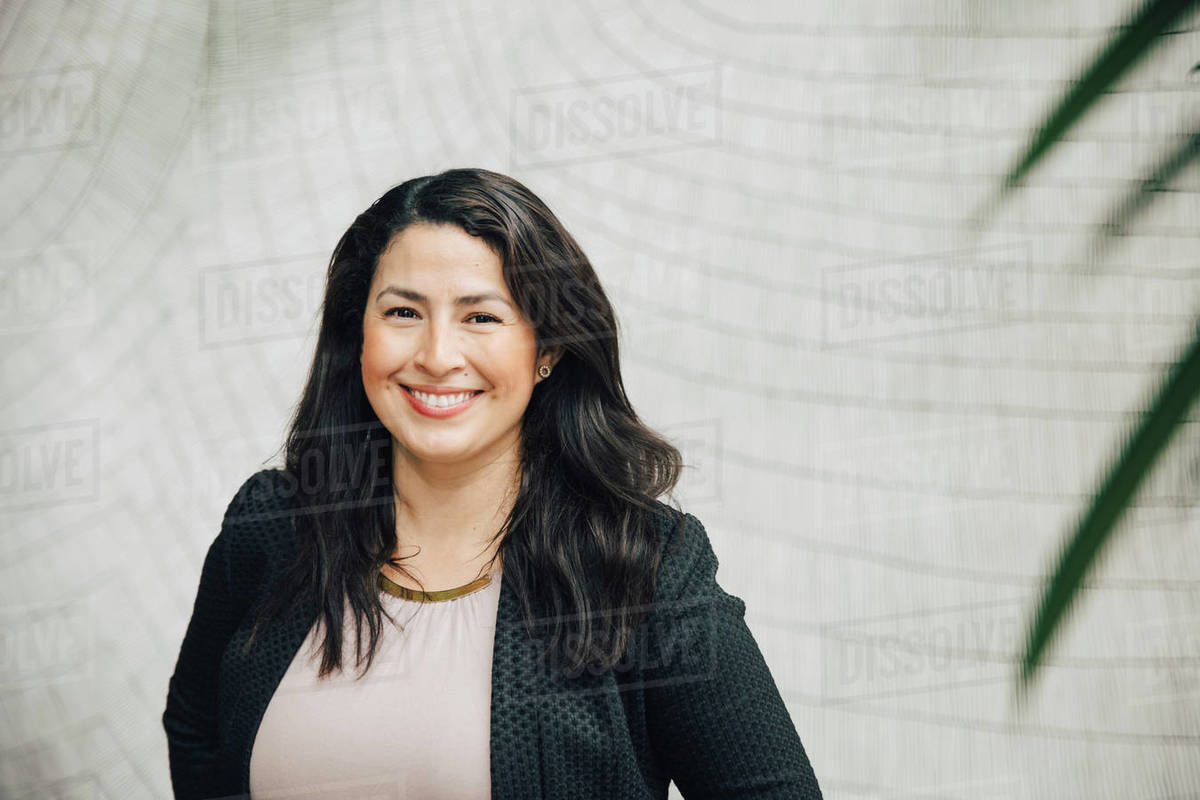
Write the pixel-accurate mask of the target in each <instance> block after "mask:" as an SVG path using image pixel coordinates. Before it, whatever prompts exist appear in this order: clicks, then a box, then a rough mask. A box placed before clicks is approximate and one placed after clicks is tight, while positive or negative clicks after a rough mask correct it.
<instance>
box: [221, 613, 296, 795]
mask: <svg viewBox="0 0 1200 800" xmlns="http://www.w3.org/2000/svg"><path fill="white" fill-rule="evenodd" d="M316 621H317V612H316V609H315V608H313V607H312V606H305V607H304V608H301V609H299V610H298V611H294V612H293V613H292V614H291V615H290V616H288V617H285V618H284V619H282V620H276V621H275V623H274V624H272V625H267V626H265V627H264V628H263V630H262V631H260V634H259V639H258V641H256V642H255V644H254V649H253V650H251V651H250V655H249V656H243V655H241V652H240V651H241V647H242V645H243V643H244V642H245V640H246V639H247V638H248V637H249V630H248V627H247V626H243V627H242V628H241V629H239V630H238V632H237V634H235V636H234V638H233V640H232V642H231V644H232V645H233V646H234V647H232V648H231V650H234V651H235V652H236V655H234V656H232V658H234V659H235V660H237V661H239V662H240V663H239V664H238V665H237V666H239V667H240V669H235V670H231V671H232V672H233V674H237V675H242V676H245V678H244V680H243V681H242V684H243V685H242V686H240V687H238V688H237V691H236V692H235V693H234V695H233V696H234V697H235V698H236V700H235V702H234V706H233V709H232V711H231V712H230V713H231V716H232V720H231V728H232V730H234V731H239V732H241V731H244V732H245V734H244V735H245V737H246V738H245V739H243V740H242V741H239V742H233V743H231V751H232V752H233V753H236V754H237V755H238V757H239V764H238V767H239V780H240V782H241V791H242V792H244V793H245V794H246V796H247V797H248V796H249V792H250V755H251V753H252V752H253V749H254V738H255V736H257V735H258V726H259V724H260V723H261V722H262V718H263V715H264V714H265V713H266V711H267V705H268V704H270V702H271V697H272V696H274V694H275V690H276V689H277V688H279V683H280V681H282V680H283V676H284V674H285V673H287V669H288V667H289V666H290V665H291V663H292V659H293V658H294V657H295V655H296V652H297V651H298V650H299V649H300V646H301V645H302V644H304V640H305V639H306V638H307V637H308V634H309V632H310V631H311V630H312V626H313V624H314V623H315V622H316Z"/></svg>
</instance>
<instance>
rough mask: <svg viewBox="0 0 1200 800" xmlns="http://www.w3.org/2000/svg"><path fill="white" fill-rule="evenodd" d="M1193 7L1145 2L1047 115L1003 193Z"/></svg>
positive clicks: (1184, 1) (1167, 0)
mask: <svg viewBox="0 0 1200 800" xmlns="http://www.w3.org/2000/svg"><path fill="white" fill-rule="evenodd" d="M1195 6H1196V0H1149V2H1147V3H1145V4H1143V5H1142V7H1141V8H1140V9H1139V10H1138V11H1137V12H1136V13H1135V14H1134V15H1133V18H1132V19H1131V20H1130V21H1129V23H1128V24H1127V25H1125V26H1124V27H1122V28H1121V32H1120V33H1118V34H1117V35H1116V36H1115V37H1114V38H1113V39H1112V41H1110V42H1109V43H1108V46H1107V47H1105V48H1104V50H1103V51H1102V52H1101V53H1100V55H1099V56H1098V57H1097V58H1096V60H1095V61H1094V62H1093V63H1092V65H1091V67H1089V68H1088V69H1087V71H1086V72H1084V73H1083V75H1082V76H1080V78H1079V79H1078V80H1077V81H1075V83H1073V84H1072V85H1071V89H1070V90H1069V91H1068V92H1067V94H1066V96H1065V97H1063V99H1062V100H1061V101H1060V102H1059V103H1058V105H1056V106H1055V107H1054V110H1053V111H1051V112H1050V114H1049V115H1048V116H1047V118H1046V121H1045V122H1043V123H1042V125H1041V126H1040V127H1039V128H1038V132H1037V134H1036V135H1035V136H1034V137H1033V140H1032V141H1031V142H1030V143H1029V147H1028V148H1026V150H1025V152H1024V153H1023V154H1022V155H1021V157H1020V158H1018V159H1017V161H1016V163H1015V164H1014V165H1013V167H1012V169H1010V170H1009V172H1008V174H1007V175H1006V176H1005V178H1004V185H1003V190H1004V191H1007V190H1009V189H1012V188H1014V187H1015V186H1017V185H1018V184H1019V183H1020V182H1021V180H1022V179H1023V178H1024V177H1025V175H1026V174H1027V173H1028V172H1029V170H1030V169H1032V168H1033V166H1034V165H1035V164H1036V163H1037V162H1038V161H1039V160H1041V158H1042V156H1044V155H1045V154H1046V153H1047V152H1048V151H1049V150H1050V148H1051V147H1053V146H1054V145H1055V144H1057V143H1058V141H1059V140H1061V139H1062V137H1063V135H1064V134H1065V133H1066V132H1067V130H1068V129H1069V128H1070V127H1071V126H1072V125H1074V124H1075V123H1076V122H1077V121H1078V120H1079V118H1080V117H1082V116H1083V114H1084V112H1085V111H1087V110H1088V109H1089V108H1091V107H1092V105H1094V104H1095V102H1096V101H1097V100H1098V99H1099V98H1100V97H1101V96H1102V95H1103V94H1104V93H1105V92H1107V91H1108V89H1109V88H1110V87H1111V86H1112V85H1113V84H1114V83H1116V82H1117V81H1118V80H1119V79H1120V78H1121V76H1122V75H1124V74H1125V73H1126V72H1127V71H1128V70H1129V68H1130V67H1132V66H1133V65H1134V64H1136V63H1137V62H1138V60H1139V59H1141V57H1142V56H1144V55H1145V54H1146V53H1147V52H1148V51H1149V50H1150V49H1151V47H1152V46H1153V44H1154V41H1155V38H1156V37H1157V36H1158V35H1159V34H1161V33H1162V32H1163V31H1164V30H1166V29H1167V28H1168V27H1169V26H1170V25H1172V24H1174V23H1175V22H1177V21H1178V20H1179V19H1180V18H1181V17H1183V16H1184V15H1185V14H1186V13H1187V12H1188V10H1189V9H1191V8H1193V7H1195Z"/></svg>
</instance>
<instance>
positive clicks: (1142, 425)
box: [1019, 321, 1200, 692]
mask: <svg viewBox="0 0 1200 800" xmlns="http://www.w3.org/2000/svg"><path fill="white" fill-rule="evenodd" d="M1197 396H1200V321H1198V322H1197V325H1196V334H1195V338H1194V339H1193V340H1192V343H1191V345H1190V346H1189V347H1188V349H1187V352H1186V353H1185V354H1184V356H1183V358H1181V359H1180V360H1179V361H1178V362H1177V363H1175V364H1173V365H1172V366H1171V368H1170V370H1169V371H1168V374H1167V377H1166V379H1165V380H1164V381H1163V384H1162V388H1161V390H1160V391H1159V393H1158V396H1157V397H1155V398H1154V400H1153V402H1152V404H1151V406H1150V408H1149V409H1148V410H1147V411H1146V413H1145V414H1143V415H1142V418H1141V420H1140V422H1139V424H1138V426H1137V429H1136V430H1135V431H1134V432H1133V435H1132V436H1130V438H1129V439H1128V441H1127V443H1126V444H1125V446H1124V448H1123V449H1122V452H1121V454H1120V455H1119V456H1118V457H1117V459H1116V461H1115V463H1114V465H1113V466H1112V468H1111V470H1110V471H1109V474H1108V477H1107V478H1106V479H1105V481H1104V484H1103V485H1102V486H1101V487H1100V490H1099V491H1098V492H1097V493H1096V496H1095V498H1094V499H1093V500H1092V504H1091V507H1090V508H1089V509H1088V510H1087V513H1086V514H1085V515H1084V517H1083V520H1082V521H1081V522H1080V523H1079V525H1078V527H1077V528H1076V529H1075V532H1074V534H1073V535H1072V536H1071V538H1070V540H1069V541H1068V542H1067V545H1066V547H1065V548H1064V549H1063V553H1062V556H1061V558H1060V559H1059V562H1058V567H1057V569H1056V570H1055V572H1054V576H1053V577H1052V578H1051V579H1050V582H1049V583H1048V584H1047V585H1046V589H1045V591H1044V593H1043V595H1042V599H1041V603H1040V605H1039V606H1038V610H1037V613H1036V616H1035V617H1034V622H1033V625H1032V626H1031V628H1030V631H1029V638H1028V640H1027V643H1026V645H1025V654H1024V656H1023V657H1022V659H1021V672H1020V686H1019V689H1020V690H1021V691H1022V692H1024V691H1025V690H1026V689H1027V688H1028V685H1029V684H1030V682H1031V680H1032V678H1033V674H1034V671H1035V670H1036V669H1037V666H1038V664H1039V663H1040V661H1041V658H1042V655H1043V654H1044V652H1045V650H1046V646H1047V645H1048V644H1049V643H1050V640H1051V637H1052V636H1053V634H1054V631H1055V628H1056V627H1057V626H1058V623H1059V621H1060V620H1061V619H1062V617H1063V615H1064V614H1065V613H1066V612H1067V610H1068V609H1069V608H1070V606H1071V602H1072V600H1074V598H1075V596H1076V594H1077V593H1078V590H1079V586H1080V584H1081V583H1082V582H1083V578H1084V576H1085V575H1086V574H1087V571H1088V568H1089V567H1091V565H1092V563H1093V562H1094V561H1095V560H1096V557H1097V555H1098V554H1099V553H1100V551H1101V549H1102V548H1103V547H1104V545H1105V544H1106V543H1107V542H1108V540H1109V538H1110V536H1111V534H1112V532H1113V529H1114V526H1115V525H1116V523H1117V522H1118V520H1119V519H1120V517H1121V515H1122V514H1123V513H1124V511H1125V508H1126V506H1127V505H1128V504H1129V500H1130V498H1131V497H1132V496H1133V494H1134V492H1136V491H1137V488H1138V486H1140V485H1141V483H1142V480H1143V479H1144V478H1145V477H1146V475H1147V474H1148V473H1149V472H1150V469H1151V467H1152V466H1153V464H1154V462H1155V460H1156V459H1157V458H1158V456H1159V454H1160V453H1161V452H1162V450H1163V448H1164V447H1165V446H1166V444H1167V442H1168V441H1169V440H1170V438H1171V436H1172V434H1174V433H1175V430H1176V429H1177V428H1178V426H1179V422H1180V420H1182V419H1183V417H1184V416H1185V415H1186V414H1187V411H1188V409H1189V408H1190V407H1191V406H1192V404H1193V403H1194V402H1195V400H1196V398H1197Z"/></svg>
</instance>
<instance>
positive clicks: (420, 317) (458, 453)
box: [362, 223, 548, 463]
mask: <svg viewBox="0 0 1200 800" xmlns="http://www.w3.org/2000/svg"><path fill="white" fill-rule="evenodd" d="M535 356H536V340H535V336H534V331H533V328H532V326H531V325H530V324H529V323H528V322H527V321H526V320H525V319H524V318H523V317H522V316H521V314H520V313H519V311H518V310H517V307H516V303H515V302H514V301H513V299H512V297H511V296H510V295H509V292H508V288H507V287H506V286H505V284H504V278H503V274H502V272H501V260H500V257H499V256H498V255H497V254H496V253H494V252H493V251H492V250H491V248H490V247H488V245H487V243H486V242H484V241H483V240H482V239H480V238H477V237H474V236H471V235H469V234H468V233H467V232H466V231H464V230H462V229H461V228H459V227H458V226H456V225H434V224H429V223H416V224H413V225H410V226H409V227H408V228H406V229H404V230H403V231H402V232H401V233H400V234H398V235H397V236H395V237H393V239H392V241H391V242H390V244H389V245H388V247H387V249H386V250H385V251H384V252H383V254H382V255H381V256H380V257H379V262H378V266H377V268H376V270H375V277H374V279H373V280H372V283H371V289H370V292H369V294H368V296H367V307H366V312H365V313H364V315H363V348H362V378H363V386H364V388H365V389H366V393H367V398H368V399H369V401H370V403H371V406H372V408H374V409H375V414H376V415H377V416H378V417H379V420H380V421H381V422H382V423H383V424H384V426H385V427H387V429H388V430H389V431H390V432H391V434H392V437H393V439H394V440H395V442H396V444H397V445H398V449H399V451H400V453H401V454H406V455H407V456H408V457H409V458H411V459H413V460H415V461H423V462H439V463H452V462H469V461H479V462H481V463H483V462H487V461H491V460H493V459H496V458H500V457H502V456H504V454H505V453H507V452H509V451H510V450H512V449H514V448H515V447H516V446H517V445H518V444H519V442H520V430H521V419H522V417H523V415H524V413H525V408H526V406H528V404H529V398H530V395H531V394H532V392H533V386H534V383H535V382H536V381H537V379H538V376H537V368H538V366H539V365H540V364H539V363H538V362H536V361H535ZM543 363H548V362H543ZM412 387H415V388H416V389H417V390H422V389H424V390H425V391H426V392H427V394H426V396H425V397H424V398H423V399H422V397H421V396H419V395H416V394H414V392H413V391H412ZM464 394H465V395H469V396H468V397H467V398H466V399H465V401H464V400H463V395H464ZM431 401H432V402H434V403H437V404H438V405H437V406H436V407H430V405H429V402H431ZM460 401H461V402H460Z"/></svg>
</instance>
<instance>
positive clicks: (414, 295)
mask: <svg viewBox="0 0 1200 800" xmlns="http://www.w3.org/2000/svg"><path fill="white" fill-rule="evenodd" d="M385 294H398V295H400V296H401V297H404V298H407V299H409V300H412V301H414V302H417V303H428V302H429V298H428V297H426V296H425V295H423V294H421V293H420V292H416V291H413V290H412V289H404V288H401V287H399V286H386V287H384V289H383V291H381V292H380V293H379V294H378V295H376V297H375V300H376V301H379V300H381V299H383V296H384V295H385ZM484 300H498V301H500V302H501V303H504V305H506V306H508V307H509V308H512V303H510V302H508V300H507V299H505V298H504V297H503V296H501V295H499V294H496V293H495V292H483V293H481V294H465V295H463V296H462V297H458V298H455V300H454V305H456V306H470V305H474V304H476V303H482V302H483V301H484Z"/></svg>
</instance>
